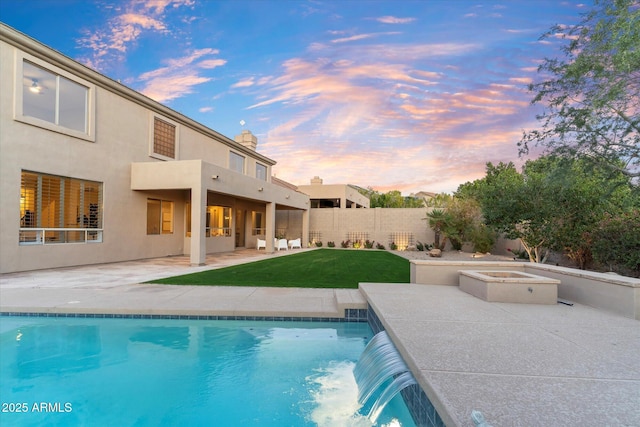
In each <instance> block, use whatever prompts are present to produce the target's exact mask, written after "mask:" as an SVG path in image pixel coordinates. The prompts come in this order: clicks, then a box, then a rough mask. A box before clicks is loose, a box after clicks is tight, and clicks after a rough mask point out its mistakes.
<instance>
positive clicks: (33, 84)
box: [29, 79, 40, 93]
mask: <svg viewBox="0 0 640 427" xmlns="http://www.w3.org/2000/svg"><path fill="white" fill-rule="evenodd" d="M29 90H30V91H31V92H33V93H40V86H39V85H38V80H36V79H31V87H29Z"/></svg>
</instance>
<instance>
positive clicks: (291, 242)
mask: <svg viewBox="0 0 640 427" xmlns="http://www.w3.org/2000/svg"><path fill="white" fill-rule="evenodd" d="M300 240H301V239H300V238H298V239H294V240H289V248H290V249H293V248H298V249H302V244H301V243H300Z"/></svg>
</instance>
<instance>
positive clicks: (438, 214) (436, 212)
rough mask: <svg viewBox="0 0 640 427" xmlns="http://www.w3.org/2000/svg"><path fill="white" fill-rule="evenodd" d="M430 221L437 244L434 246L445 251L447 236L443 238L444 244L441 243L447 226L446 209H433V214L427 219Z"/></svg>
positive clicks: (428, 215)
mask: <svg viewBox="0 0 640 427" xmlns="http://www.w3.org/2000/svg"><path fill="white" fill-rule="evenodd" d="M426 219H428V220H429V227H431V229H432V230H433V231H434V233H435V242H434V244H433V246H434V247H435V248H437V249H440V250H443V249H444V245H445V244H446V243H447V236H442V237H443V239H442V244H441V243H440V236H441V234H442V231H443V230H444V227H445V226H446V224H447V214H446V212H445V211H444V209H433V210H432V211H431V212H429V213H428V214H427V218H426Z"/></svg>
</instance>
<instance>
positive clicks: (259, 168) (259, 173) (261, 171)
mask: <svg viewBox="0 0 640 427" xmlns="http://www.w3.org/2000/svg"><path fill="white" fill-rule="evenodd" d="M256 178H257V179H261V180H262V181H266V180H267V167H266V166H265V165H261V164H260V163H256Z"/></svg>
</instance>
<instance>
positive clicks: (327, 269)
mask: <svg viewBox="0 0 640 427" xmlns="http://www.w3.org/2000/svg"><path fill="white" fill-rule="evenodd" d="M359 282H384V283H409V261H408V260H407V259H405V258H402V257H399V256H397V255H394V254H392V253H390V252H387V251H381V250H360V251H354V250H342V249H318V250H315V251H308V252H301V253H298V254H294V255H287V256H282V257H276V258H269V259H265V260H262V261H256V262H250V263H247V264H241V265H235V266H232V267H225V268H220V269H217V270H209V271H203V272H201V273H193V274H185V275H183V276H175V277H169V278H166V279H160V280H153V281H151V282H147V283H161V284H170V285H204V286H265V287H267V286H271V287H298V288H300V287H302V288H352V289H357V288H358V283H359Z"/></svg>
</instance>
